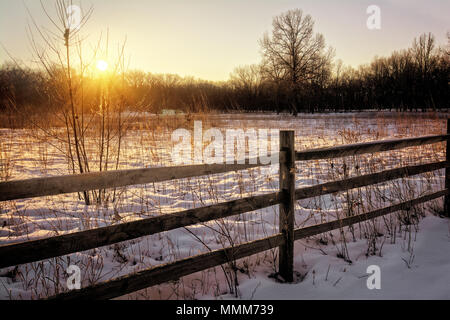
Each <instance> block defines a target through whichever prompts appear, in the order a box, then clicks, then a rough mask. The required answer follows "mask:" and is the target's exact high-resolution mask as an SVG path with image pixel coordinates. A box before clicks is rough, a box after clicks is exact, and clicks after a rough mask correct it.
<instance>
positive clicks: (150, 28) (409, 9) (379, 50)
mask: <svg viewBox="0 0 450 320" xmlns="http://www.w3.org/2000/svg"><path fill="white" fill-rule="evenodd" d="M43 2H44V4H45V5H46V6H47V8H48V9H49V11H50V12H53V1H52V0H43ZM81 3H82V6H83V7H84V8H88V7H90V6H91V5H93V7H94V13H93V15H92V17H91V20H90V21H89V22H88V24H87V25H86V28H85V29H84V33H85V34H87V35H88V38H87V42H88V43H91V44H92V45H94V44H95V42H96V39H98V37H99V35H100V33H101V32H103V33H105V32H106V30H108V29H109V35H110V41H109V42H110V46H111V47H116V46H117V44H118V43H119V42H121V41H122V40H123V39H124V38H125V37H127V56H128V57H129V58H130V69H141V70H144V71H149V72H152V73H177V74H179V75H181V76H187V75H190V76H194V77H197V78H202V79H206V80H227V79H228V78H229V74H230V72H231V71H233V69H234V68H235V67H237V66H239V65H246V64H252V63H258V62H259V61H260V60H261V55H260V47H259V45H258V40H259V39H260V38H261V37H262V36H263V34H264V32H265V31H269V32H270V30H271V23H272V18H273V17H274V16H276V15H278V14H280V13H282V12H285V11H287V10H289V9H295V8H299V9H302V10H303V12H304V13H306V14H310V15H311V16H312V17H313V19H314V21H315V31H316V32H320V33H322V34H323V35H324V37H325V40H326V42H327V44H328V45H331V46H332V47H334V48H335V50H336V58H337V59H342V60H343V62H344V64H348V65H352V66H357V65H359V64H363V63H368V62H370V60H371V59H372V58H373V57H374V56H376V55H378V56H383V55H389V54H390V53H391V52H392V51H393V50H398V49H403V48H406V47H408V46H410V44H411V42H412V40H413V38H414V37H416V36H418V35H420V34H421V33H423V32H432V33H434V35H435V36H436V38H437V42H438V43H439V44H446V41H447V40H446V32H447V31H450V18H449V13H450V1H448V0H427V1H423V0H371V1H366V0H341V1H337V0H296V1H292V0H87V1H81ZM74 4H78V1H74ZM25 5H26V6H27V7H28V8H29V9H30V12H31V13H32V15H33V16H34V18H35V20H37V21H38V23H39V24H40V25H44V26H49V27H50V24H49V23H48V21H47V20H46V17H45V16H44V15H43V12H42V10H41V8H40V3H39V1H37V0H23V1H18V0H0V43H1V44H2V45H3V46H4V47H5V48H6V49H7V50H8V51H9V52H10V53H11V54H12V55H13V56H14V57H16V58H18V59H22V60H24V61H28V60H29V59H30V57H31V55H30V46H29V43H28V39H27V33H26V25H27V20H29V18H28V14H27V12H26V9H25ZM369 5H378V6H379V7H380V9H381V30H369V29H367V27H366V20H367V18H368V16H369V15H368V14H367V13H366V9H367V7H368V6H369ZM5 60H8V57H7V56H6V53H5V51H4V50H3V49H2V48H1V47H0V64H1V63H3V62H4V61H5Z"/></svg>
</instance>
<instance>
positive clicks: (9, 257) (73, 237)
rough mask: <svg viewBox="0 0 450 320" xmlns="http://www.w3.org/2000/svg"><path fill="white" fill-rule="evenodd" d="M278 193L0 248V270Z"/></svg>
mask: <svg viewBox="0 0 450 320" xmlns="http://www.w3.org/2000/svg"><path fill="white" fill-rule="evenodd" d="M281 199H282V195H281V194H280V193H278V192H275V193H270V194H265V195H260V196H254V197H247V198H243V199H238V200H234V201H229V202H225V203H219V204H214V205H210V206H206V207H201V208H196V209H190V210H185V211H181V212H176V213H171V214H165V215H161V216H157V217H152V218H146V219H141V220H137V221H132V222H127V223H121V224H117V225H112V226H108V227H102V228H97V229H92V230H86V231H81V232H75V233H70V234H66V235H61V236H56V237H51V238H46V239H38V240H32V241H26V242H21V243H17V244H10V245H4V246H0V257H1V259H0V268H3V267H8V266H13V265H18V264H22V263H28V262H33V261H39V260H43V259H48V258H52V257H58V256H61V255H65V254H69V253H74V252H79V251H84V250H88V249H93V248H97V247H101V246H105V245H110V244H113V243H117V242H121V241H126V240H131V239H135V238H139V237H142V236H146V235H151V234H155V233H160V232H163V231H169V230H173V229H176V228H180V227H186V226H190V225H194V224H197V223H201V222H207V221H211V220H215V219H219V218H225V217H229V216H232V215H237V214H241V213H244V212H249V211H253V210H257V209H261V208H265V207H269V206H273V205H276V204H278V203H280V201H281Z"/></svg>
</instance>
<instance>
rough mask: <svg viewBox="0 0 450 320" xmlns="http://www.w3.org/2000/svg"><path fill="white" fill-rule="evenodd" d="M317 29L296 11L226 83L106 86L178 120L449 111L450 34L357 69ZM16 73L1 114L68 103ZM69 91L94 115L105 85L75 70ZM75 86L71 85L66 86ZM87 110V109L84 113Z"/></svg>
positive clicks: (4, 87) (138, 80)
mask: <svg viewBox="0 0 450 320" xmlns="http://www.w3.org/2000/svg"><path fill="white" fill-rule="evenodd" d="M313 25H314V22H313V20H312V19H311V17H310V16H309V15H306V16H305V15H303V13H302V11H300V10H291V11H288V12H286V13H284V14H282V15H280V16H277V17H275V18H274V20H273V29H272V31H271V33H266V34H265V35H264V36H263V38H262V39H261V40H260V41H259V43H260V47H261V52H262V59H261V63H260V64H257V65H249V66H241V67H237V68H236V69H235V70H234V71H233V72H232V73H231V74H230V79H229V80H228V81H224V82H211V81H205V80H199V79H195V78H192V77H180V76H178V75H173V74H152V73H146V72H142V71H138V70H133V71H126V72H123V73H117V74H116V75H115V76H114V77H113V78H112V79H109V82H108V83H109V84H108V86H109V87H108V88H109V89H108V90H110V91H111V92H115V93H114V94H115V97H116V98H117V99H121V101H122V102H123V104H124V105H125V106H126V109H128V110H131V111H148V112H152V113H159V112H161V111H162V110H164V109H175V110H179V111H183V112H208V111H212V110H214V111H219V112H230V111H243V112H256V111H272V112H290V113H292V114H294V115H296V114H297V113H299V112H325V111H336V112H339V111H354V110H367V109H378V110H382V109H383V110H386V109H388V110H401V111H415V110H423V109H433V110H438V109H444V108H445V109H447V108H448V107H449V101H450V90H449V78H450V77H449V76H450V33H447V38H448V41H449V42H448V43H447V44H445V45H442V46H438V44H437V43H436V40H435V37H434V36H433V35H432V34H430V33H428V34H426V33H424V34H422V35H418V37H417V38H415V39H413V41H412V44H411V46H410V48H406V49H404V50H401V51H395V52H393V53H392V54H391V55H390V56H388V57H376V58H374V59H373V61H372V62H371V63H369V64H366V65H362V66H360V67H358V68H353V67H349V66H346V65H344V64H343V63H342V61H340V60H338V61H335V58H334V50H333V49H332V48H329V47H327V46H326V44H325V40H324V37H323V36H322V35H320V34H317V33H314V31H313ZM48 71H49V70H36V69H30V68H23V67H19V64H17V63H12V62H11V63H6V64H4V65H3V66H2V67H1V69H0V110H2V112H3V111H5V110H9V111H20V110H24V109H25V108H26V110H30V108H32V109H33V110H36V111H51V110H52V109H53V108H60V107H62V102H63V101H67V99H64V98H63V97H61V95H64V93H63V91H64V90H62V89H61V88H63V87H64V79H59V78H64V76H65V74H66V73H65V72H64V71H63V70H58V67H57V66H54V69H53V70H52V72H48ZM72 78H73V83H74V85H75V91H76V85H77V84H80V83H82V86H80V88H83V93H82V94H83V99H84V100H83V101H85V102H83V104H85V105H86V106H90V107H89V108H90V109H95V107H93V106H95V105H99V103H100V102H99V101H100V99H101V94H100V91H101V90H102V89H101V87H102V84H100V83H98V80H96V79H94V77H93V76H92V77H89V76H87V75H80V74H79V73H77V72H76V71H75V70H74V71H73V74H72ZM71 80H72V79H71ZM89 108H88V109H89Z"/></svg>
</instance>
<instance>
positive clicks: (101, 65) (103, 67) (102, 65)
mask: <svg viewBox="0 0 450 320" xmlns="http://www.w3.org/2000/svg"><path fill="white" fill-rule="evenodd" d="M97 69H98V70H100V71H106V70H107V69H108V63H107V62H106V61H104V60H99V61H98V62H97Z"/></svg>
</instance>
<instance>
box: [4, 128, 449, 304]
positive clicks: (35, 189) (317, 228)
mask: <svg viewBox="0 0 450 320" xmlns="http://www.w3.org/2000/svg"><path fill="white" fill-rule="evenodd" d="M447 128H448V129H447V134H446V135H435V136H426V137H417V138H408V139H396V140H384V141H376V142H367V143H358V144H352V145H345V146H337V147H332V148H321V149H314V150H308V151H301V152H296V151H295V148H294V132H293V131H281V132H280V151H279V154H278V158H279V166H280V172H279V178H280V191H278V192H273V193H269V194H264V195H258V196H253V197H247V198H243V199H238V200H234V201H229V202H224V203H218V204H214V205H210V206H205V207H201V208H195V209H189V210H184V211H180V212H176V213H171V214H165V215H161V216H157V217H151V218H146V219H142V220H138V221H133V222H127V223H121V224H117V225H111V226H107V227H102V228H97V229H92V230H86V231H81V232H75V233H70V234H66V235H61V236H56V237H50V238H45V239H38V240H32V241H26V242H21V243H15V244H8V245H3V246H0V258H1V259H0V268H4V267H8V266H14V265H18V264H23V263H29V262H34V261H40V260H44V259H48V258H52V257H58V256H62V255H66V254H70V253H75V252H80V251H84V250H88V249H93V248H97V247H101V246H105V245H110V244H114V243H118V242H122V241H127V240H131V239H135V238H139V237H142V236H147V235H152V234H156V233H160V232H164V231H169V230H173V229H176V228H180V227H186V226H191V225H195V224H198V223H203V222H208V221H212V220H215V219H220V218H225V217H229V216H233V215H238V214H242V213H245V212H249V211H254V210H258V209H262V208H266V207H269V206H274V205H279V206H280V210H279V233H278V234H275V235H273V236H270V237H267V238H264V239H260V240H256V241H252V242H248V243H243V244H240V245H237V246H234V247H228V248H224V249H220V250H215V251H212V252H208V253H204V254H200V255H197V256H192V257H189V258H186V259H182V260H179V261H176V262H172V263H168V264H164V265H160V266H157V267H153V268H149V269H145V270H142V271H139V272H137V273H135V274H131V275H126V276H122V277H119V278H116V279H112V280H109V281H105V282H101V283H98V284H95V285H93V286H89V287H85V288H82V289H80V290H72V291H69V292H65V293H62V294H59V295H56V296H54V297H51V298H52V299H110V298H114V297H118V296H121V295H125V294H128V293H131V292H134V291H137V290H140V289H143V288H147V287H150V286H153V285H157V284H161V283H164V282H167V281H170V280H176V279H178V278H180V277H182V276H185V275H189V274H192V273H195V272H198V271H202V270H205V269H208V268H211V267H215V266H219V265H221V264H224V263H227V262H230V261H233V260H235V259H240V258H243V257H246V256H249V255H253V254H256V253H259V252H262V251H266V250H269V249H272V248H276V247H278V248H279V272H280V275H281V276H282V277H283V278H284V279H285V280H286V281H292V280H293V257H294V256H293V255H294V242H295V240H298V239H301V238H305V237H309V236H313V235H317V234H320V233H323V232H328V231H332V230H335V229H338V228H342V227H345V226H350V225H352V224H355V223H358V222H362V221H366V220H370V219H373V218H376V217H379V216H382V215H386V214H389V213H392V212H396V211H399V210H405V209H409V208H411V207H412V206H415V205H418V204H421V203H424V202H427V201H430V200H433V199H437V198H439V197H443V196H445V200H444V210H445V211H444V212H446V213H447V215H448V212H449V210H448V209H449V208H450V202H449V199H450V194H449V188H450V180H449V179H450V148H449V145H450V144H449V143H448V140H449V138H450V121H448V122H447ZM443 141H447V148H446V152H447V153H446V161H440V162H434V163H428V164H422V165H413V166H405V167H402V168H396V169H390V170H385V171H382V172H378V173H372V174H366V175H361V176H357V177H353V178H347V179H344V180H339V181H332V182H327V183H323V184H318V185H314V186H311V187H305V188H299V189H295V161H306V160H317V159H331V158H337V157H344V156H350V155H360V154H365V153H373V152H382V151H390V150H397V149H401V148H406V147H412V146H420V145H426V144H433V143H438V142H443ZM252 163H254V164H225V165H193V166H178V167H167V168H149V169H133V170H120V171H110V172H101V173H87V174H79V175H71V176H60V177H49V178H36V179H29V180H20V181H10V182H3V183H0V201H6V200H17V199H24V198H32V197H41V196H50V195H57V194H63V193H72V192H82V191H88V190H95V189H103V188H114V187H122V186H127V185H136V184H145V183H151V182H161V181H167V180H173V179H182V178H189V177H195V176H201V175H207V174H216V173H223V172H228V171H236V170H244V169H249V168H255V167H258V166H262V164H260V163H257V162H256V161H255V162H252ZM439 169H445V190H441V191H438V192H434V193H431V194H428V195H425V196H421V197H419V198H416V199H413V200H409V201H405V202H402V203H398V204H395V205H392V206H389V207H385V208H381V209H377V210H374V211H371V212H367V213H364V214H359V215H356V216H352V217H348V218H344V219H339V220H336V221H331V222H327V223H323V224H319V225H314V226H309V227H305V228H300V229H294V225H295V224H294V217H295V214H294V213H295V210H294V208H295V201H296V200H300V199H306V198H311V197H316V196H322V195H326V194H330V193H336V192H341V191H346V190H349V189H354V188H360V187H364V186H368V185H373V184H378V183H383V182H386V181H390V180H394V179H399V178H404V177H409V176H413V175H418V174H422V173H425V172H430V171H435V170H439Z"/></svg>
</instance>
